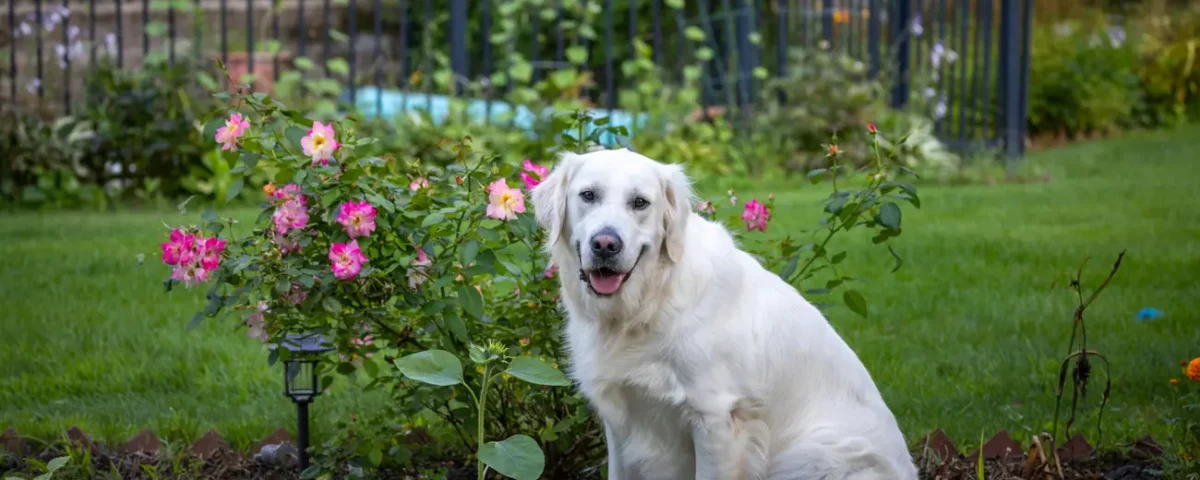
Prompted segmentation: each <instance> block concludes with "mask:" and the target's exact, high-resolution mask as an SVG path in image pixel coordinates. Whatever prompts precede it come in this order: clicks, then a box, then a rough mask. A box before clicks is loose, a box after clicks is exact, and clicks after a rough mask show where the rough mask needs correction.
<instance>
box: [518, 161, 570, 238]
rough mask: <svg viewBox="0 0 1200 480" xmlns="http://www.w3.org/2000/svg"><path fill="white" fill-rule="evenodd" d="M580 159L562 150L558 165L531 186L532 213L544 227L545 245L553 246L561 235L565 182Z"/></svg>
mask: <svg viewBox="0 0 1200 480" xmlns="http://www.w3.org/2000/svg"><path fill="white" fill-rule="evenodd" d="M581 160H582V158H581V157H580V156H579V155H576V154H574V153H572V152H562V153H561V154H560V155H559V160H558V165H555V166H554V169H553V170H551V171H550V174H549V175H547V176H546V178H545V179H544V180H542V183H539V184H538V185H537V186H536V187H533V192H532V194H531V195H530V196H531V198H532V199H533V214H534V216H535V217H536V218H537V221H538V225H541V227H542V228H545V229H546V233H547V235H546V239H547V242H546V245H547V246H553V245H554V244H555V243H558V241H559V239H561V238H562V236H563V230H564V227H565V223H566V221H567V182H568V181H569V180H570V177H571V172H572V171H574V170H575V167H576V165H578V163H579V162H580V161H581Z"/></svg>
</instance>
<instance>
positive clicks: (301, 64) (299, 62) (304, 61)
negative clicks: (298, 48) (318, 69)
mask: <svg viewBox="0 0 1200 480" xmlns="http://www.w3.org/2000/svg"><path fill="white" fill-rule="evenodd" d="M292 65H295V66H296V68H299V69H301V70H311V69H312V67H313V61H312V60H311V59H309V58H308V57H296V58H295V59H293V60H292Z"/></svg>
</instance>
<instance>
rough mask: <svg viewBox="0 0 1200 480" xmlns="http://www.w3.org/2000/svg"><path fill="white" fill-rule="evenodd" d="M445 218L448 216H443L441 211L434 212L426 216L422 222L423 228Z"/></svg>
mask: <svg viewBox="0 0 1200 480" xmlns="http://www.w3.org/2000/svg"><path fill="white" fill-rule="evenodd" d="M445 218H446V217H444V216H442V214H440V213H432V214H430V215H429V216H428V217H425V220H424V221H422V222H421V228H429V226H430V225H437V224H439V223H442V220H445Z"/></svg>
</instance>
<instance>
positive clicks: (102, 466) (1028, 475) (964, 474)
mask: <svg viewBox="0 0 1200 480" xmlns="http://www.w3.org/2000/svg"><path fill="white" fill-rule="evenodd" d="M66 436H67V438H68V439H71V442H72V445H74V448H72V449H71V452H68V451H67V450H66V449H64V447H63V445H64V444H62V443H59V444H51V445H48V446H38V445H37V444H36V442H35V441H32V440H29V439H23V438H21V437H20V436H19V435H17V433H16V432H15V430H12V429H10V430H8V431H6V432H4V434H3V435H0V446H3V449H0V451H4V450H5V449H6V450H7V451H8V452H9V454H8V455H0V478H7V476H8V475H10V474H18V475H23V476H24V477H29V478H31V477H33V476H36V475H38V474H39V473H41V471H40V470H39V468H38V467H35V466H34V465H35V463H34V462H30V460H29V459H35V460H37V462H40V463H42V464H45V463H49V462H50V461H51V460H52V459H54V458H57V457H62V456H65V455H71V456H72V462H69V463H68V464H67V466H65V467H63V469H62V470H61V471H60V472H59V474H58V475H56V477H55V478H67V479H72V478H111V474H112V473H113V472H116V473H119V474H120V477H119V478H122V479H124V480H135V479H147V480H149V479H200V478H203V479H211V480H241V479H262V480H275V479H279V480H282V479H294V478H297V477H298V474H297V463H296V461H297V459H296V454H295V453H296V450H295V448H294V447H292V439H291V437H290V436H289V435H288V434H287V432H286V431H284V430H283V429H279V430H277V431H276V432H275V433H273V434H272V435H270V436H269V437H267V438H266V439H264V440H263V441H262V442H260V443H259V444H258V445H257V446H256V447H254V448H253V449H252V450H253V452H252V454H251V455H241V454H238V453H235V452H234V451H233V450H231V449H230V448H229V446H228V444H227V443H225V441H224V440H223V439H222V438H221V437H220V435H218V434H217V433H216V432H211V431H210V432H209V433H207V434H205V435H204V436H203V437H201V438H200V439H199V440H197V441H196V442H195V443H194V444H192V445H191V446H190V448H186V449H175V450H173V451H167V450H168V449H163V448H161V444H160V442H159V441H158V438H157V437H156V436H155V435H154V434H153V432H151V431H149V430H146V431H143V432H142V433H140V434H138V435H137V436H136V437H134V438H133V439H131V440H130V441H129V442H128V443H126V444H125V445H123V446H120V447H117V448H105V447H102V446H98V445H96V444H94V443H92V442H91V441H90V440H89V439H88V437H87V436H86V435H85V434H83V432H82V431H79V430H78V429H77V428H72V429H71V430H70V431H68V432H67V435H66ZM918 445H919V446H918V447H917V451H915V452H914V457H915V461H916V463H917V465H918V466H919V468H920V470H921V475H920V478H922V479H932V480H957V479H964V480H965V479H977V478H979V475H978V471H979V468H980V461H981V460H982V463H983V465H982V468H983V470H984V472H985V476H984V478H987V479H1025V480H1034V479H1038V480H1041V479H1046V480H1049V479H1057V480H1157V479H1163V478H1166V476H1165V475H1164V471H1163V467H1162V465H1161V462H1160V459H1161V457H1162V453H1163V449H1162V447H1160V446H1159V445H1158V444H1157V443H1155V442H1154V440H1152V439H1151V438H1150V437H1145V438H1142V439H1141V440H1138V441H1135V442H1132V443H1130V444H1128V445H1127V446H1126V447H1127V448H1126V450H1125V451H1124V452H1115V451H1109V452H1105V453H1100V454H1097V453H1096V452H1095V450H1094V449H1093V448H1092V447H1091V445H1089V444H1088V442H1087V440H1086V439H1084V437H1083V436H1082V435H1079V434H1076V435H1075V436H1073V437H1072V438H1071V440H1070V441H1068V442H1067V443H1065V444H1064V445H1062V446H1061V447H1058V448H1057V449H1054V450H1053V453H1051V450H1050V449H1045V450H1043V449H1042V448H1041V445H1042V444H1041V443H1039V442H1033V444H1032V445H1030V448H1028V449H1026V448H1024V447H1023V446H1022V445H1021V444H1019V443H1017V442H1015V441H1014V440H1013V439H1012V438H1011V437H1010V436H1009V435H1008V432H1007V431H1004V430H1002V431H1000V432H999V433H997V434H996V435H994V436H993V437H992V438H991V439H989V440H988V441H987V442H986V443H984V444H983V445H982V446H981V449H982V454H981V453H980V450H979V449H976V450H974V451H972V452H968V453H966V454H961V453H960V452H959V450H958V448H957V447H956V446H955V445H954V443H953V442H952V441H951V440H950V439H949V437H947V436H946V434H945V433H944V432H942V431H941V430H940V429H937V430H934V431H933V432H932V433H930V434H929V435H928V436H926V437H925V438H924V439H922V440H921V441H920V442H918ZM35 450H36V451H37V453H33V452H34V451H35ZM84 451H89V452H90V454H91V455H90V460H91V466H90V468H84V467H83V466H82V465H79V464H72V463H75V462H78V461H79V459H81V458H84V457H83V455H82V452H84ZM13 453H16V455H14V454H13ZM22 453H23V454H25V456H26V457H27V458H22V456H21V455H20V454H22ZM943 459H944V460H943ZM599 462H601V460H600V459H597V465H596V466H594V467H590V468H588V469H585V470H584V471H581V472H579V473H578V474H575V475H570V476H553V477H552V476H551V473H550V472H552V471H553V469H547V471H546V473H544V474H543V478H555V479H563V480H584V479H587V480H592V479H602V478H603V476H602V475H601V472H600V468H599ZM415 463H416V465H415V468H411V469H408V468H396V467H392V468H388V467H384V468H382V469H380V470H379V471H375V472H370V473H368V474H367V475H368V476H369V477H370V478H377V479H381V480H390V479H397V480H401V479H403V480H408V479H414V478H431V477H429V476H428V473H429V472H440V473H441V474H444V475H446V476H445V478H447V479H448V480H460V479H462V480H467V479H474V478H477V477H476V470H475V466H474V465H473V464H464V463H463V461H462V460H461V459H459V460H454V461H444V460H425V461H421V460H418V461H416V462H415ZM554 475H559V474H554ZM332 478H343V477H332ZM359 478H361V477H359ZM432 478H442V477H432ZM489 478H495V479H503V478H505V477H503V476H501V475H498V474H496V473H495V472H492V473H491V475H489Z"/></svg>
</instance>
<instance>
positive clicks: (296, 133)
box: [283, 127, 308, 149]
mask: <svg viewBox="0 0 1200 480" xmlns="http://www.w3.org/2000/svg"><path fill="white" fill-rule="evenodd" d="M283 134H284V136H286V137H287V139H288V145H291V146H292V147H294V148H297V149H299V148H300V139H302V138H304V136H305V135H308V133H307V132H305V131H304V129H302V128H300V127H288V129H287V131H286V132H284V133H283Z"/></svg>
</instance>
